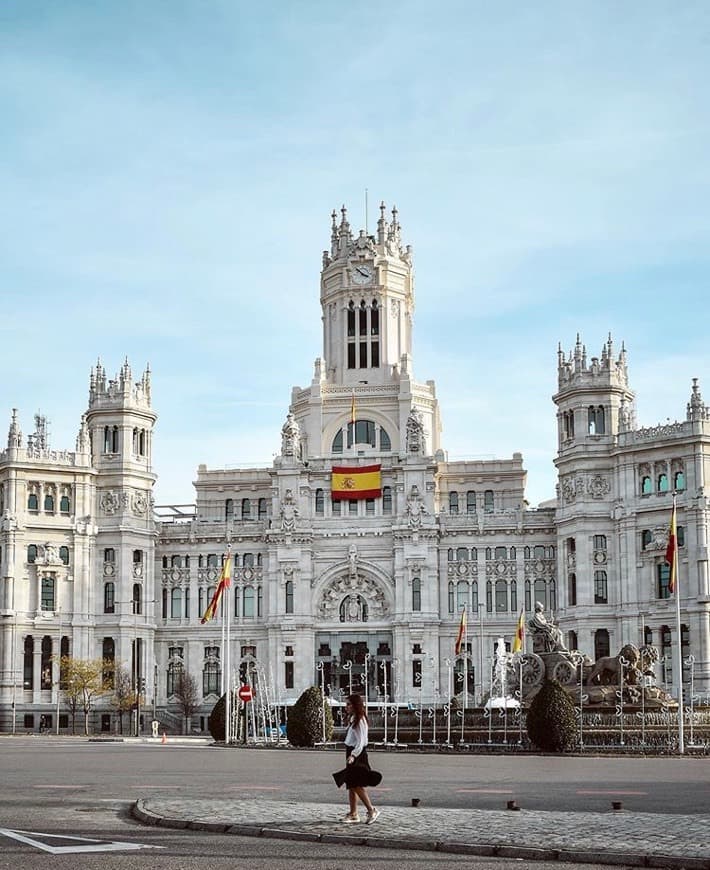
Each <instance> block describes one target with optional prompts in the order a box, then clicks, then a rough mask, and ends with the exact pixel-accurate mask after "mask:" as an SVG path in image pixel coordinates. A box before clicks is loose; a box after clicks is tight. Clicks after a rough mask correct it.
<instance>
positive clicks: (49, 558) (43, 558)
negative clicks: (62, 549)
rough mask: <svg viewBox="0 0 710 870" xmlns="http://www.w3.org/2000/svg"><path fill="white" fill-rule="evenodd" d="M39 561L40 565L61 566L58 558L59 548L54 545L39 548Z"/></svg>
mask: <svg viewBox="0 0 710 870" xmlns="http://www.w3.org/2000/svg"><path fill="white" fill-rule="evenodd" d="M39 549H40V551H41V552H40V553H39V559H38V560H37V561H38V562H39V563H40V564H41V565H61V564H63V563H62V560H61V559H60V558H59V547H57V545H56V544H49V543H47V544H45V545H44V546H41V545H40V547H39Z"/></svg>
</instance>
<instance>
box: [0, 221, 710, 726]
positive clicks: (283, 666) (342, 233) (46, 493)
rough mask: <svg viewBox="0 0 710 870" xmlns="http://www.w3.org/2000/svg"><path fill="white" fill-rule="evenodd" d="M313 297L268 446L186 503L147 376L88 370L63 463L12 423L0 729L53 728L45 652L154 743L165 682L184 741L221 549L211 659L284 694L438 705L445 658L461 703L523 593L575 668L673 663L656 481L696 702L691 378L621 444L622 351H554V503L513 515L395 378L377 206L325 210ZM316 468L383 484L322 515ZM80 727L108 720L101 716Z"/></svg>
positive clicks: (395, 331) (704, 462)
mask: <svg viewBox="0 0 710 870" xmlns="http://www.w3.org/2000/svg"><path fill="white" fill-rule="evenodd" d="M320 300H321V308H322V319H323V349H322V356H321V357H319V358H318V359H316V361H315V365H314V370H313V376H312V378H311V380H310V383H309V384H308V385H307V386H305V387H295V388H294V389H293V390H292V394H291V402H290V405H289V407H288V409H287V414H286V421H285V423H284V425H283V428H282V431H281V452H280V455H279V456H278V457H277V458H276V459H275V461H274V462H273V464H272V465H271V466H270V467H263V468H258V469H247V468H244V469H236V470H235V469H229V470H226V469H212V468H208V467H207V466H204V465H201V466H200V467H199V468H198V472H197V482H196V499H195V504H194V506H190V508H187V509H186V508H185V507H177V506H176V507H164V508H156V509H154V508H153V502H152V488H153V484H154V482H155V475H154V474H153V470H152V463H151V448H152V432H153V425H154V423H155V419H156V415H155V413H154V411H153V410H152V403H151V394H150V372H149V371H146V372H145V373H144V374H143V376H142V377H141V379H140V380H139V381H137V382H135V381H134V380H133V377H132V374H131V371H130V368H129V366H128V363H126V364H125V365H124V366H123V368H122V369H121V371H120V373H119V375H118V377H117V378H116V379H115V380H110V381H107V380H106V375H105V372H104V370H103V368H102V367H101V365H97V367H96V368H95V370H94V371H93V372H92V375H91V381H90V392H89V407H88V410H87V412H86V415H85V416H84V418H83V419H82V421H81V426H80V430H79V435H78V437H77V443H76V450H75V451H73V452H66V451H65V452H56V451H52V450H50V449H49V445H48V443H47V438H46V431H45V429H44V428H43V427H44V422H43V420H42V418H38V420H37V428H36V431H35V433H33V434H32V435H31V436H29V437H28V438H27V439H24V438H23V436H22V434H21V432H20V429H19V421H18V420H17V417H16V415H15V413H14V412H13V416H12V420H11V425H10V431H9V435H8V443H7V448H6V449H5V450H4V451H3V452H2V453H0V515H1V516H2V530H1V532H0V548H1V551H0V559H1V561H0V565H1V569H0V584H1V585H0V620H1V622H0V727H2V728H3V729H4V730H8V729H9V728H10V727H11V724H12V721H13V710H14V719H15V724H16V727H17V728H23V727H26V728H31V727H35V728H36V727H37V726H38V724H39V716H40V715H44V716H45V723H46V724H50V723H51V717H52V715H53V714H54V713H55V711H56V710H57V709H59V710H60V712H61V698H59V702H60V703H59V708H58V707H57V700H58V699H57V677H58V674H57V667H56V654H57V652H62V653H70V654H72V655H75V656H79V657H84V658H88V657H91V658H97V657H104V658H114V659H115V660H116V661H117V662H122V663H123V664H125V665H126V666H127V667H128V668H129V669H131V672H132V673H133V675H134V678H135V679H137V680H138V681H139V683H140V684H141V685H144V686H145V701H146V703H147V705H148V709H149V713H148V716H149V718H152V714H153V709H155V711H156V713H157V717H158V718H159V719H160V720H161V721H162V722H163V723H164V724H166V725H167V726H168V727H170V726H174V727H175V728H178V727H179V725H180V717H179V715H178V712H177V708H176V704H175V700H176V699H175V688H176V685H177V678H178V676H179V674H180V673H181V672H183V671H184V672H188V673H190V674H192V675H193V676H194V677H196V678H197V680H198V686H199V690H200V692H201V697H202V706H201V709H200V711H199V713H198V715H197V716H196V717H194V719H193V724H194V725H195V726H197V727H199V726H204V724H205V720H206V715H207V714H208V713H209V711H210V709H211V708H212V706H213V704H214V702H215V701H216V699H217V697H218V694H219V690H220V675H221V668H222V662H223V661H224V658H225V657H224V650H223V649H222V625H221V619H222V617H219V618H217V619H215V620H212V621H210V622H208V623H206V624H202V623H201V616H202V614H203V613H204V611H205V609H206V607H207V604H208V603H209V601H210V598H211V596H212V593H213V591H214V588H215V585H216V583H217V581H218V578H219V574H220V569H221V564H222V559H223V558H224V554H225V552H226V549H227V548H229V550H230V552H231V554H232V556H233V558H234V571H233V582H232V586H231V589H230V590H229V596H230V598H229V600H230V609H231V613H232V628H231V638H232V649H231V660H232V662H236V663H237V665H238V666H239V667H241V668H242V670H244V668H245V667H246V668H247V669H248V670H249V671H250V673H252V674H255V676H256V678H257V679H258V680H259V681H260V685H261V686H262V687H263V690H264V691H267V690H268V691H269V692H270V693H271V699H272V700H278V701H280V702H287V701H288V700H292V699H295V698H296V697H297V696H298V695H299V694H300V693H301V691H303V689H305V688H306V687H307V686H309V685H313V684H323V685H324V686H325V687H326V689H327V690H328V691H330V692H331V693H332V694H337V692H339V691H340V690H344V691H345V690H349V689H350V688H351V687H357V688H359V690H360V691H362V690H363V688H364V684H365V682H367V689H368V693H369V696H370V699H371V700H373V701H374V700H376V699H377V698H378V697H379V698H381V697H382V696H383V695H384V694H386V695H387V696H388V697H389V698H390V699H394V700H397V701H399V702H401V703H404V704H406V703H407V702H409V701H411V700H418V699H419V697H420V692H421V694H422V697H423V698H424V699H425V702H426V703H428V704H431V703H434V702H435V701H436V700H437V699H442V700H443V699H444V698H445V697H447V696H448V692H449V687H448V686H447V679H448V665H447V659H448V660H454V664H455V666H456V668H457V669H458V670H459V671H460V672H462V673H464V672H465V673H467V675H468V681H469V691H470V692H471V693H472V694H475V695H476V696H479V695H480V694H481V693H482V691H485V689H486V687H487V686H488V685H489V679H488V676H487V675H488V674H489V672H490V667H491V662H492V661H493V657H494V648H495V643H496V641H497V639H498V638H500V637H501V636H503V637H505V638H506V639H507V640H510V639H511V637H512V635H513V633H514V629H515V624H516V621H517V617H518V614H519V612H520V610H521V609H523V608H524V609H525V610H526V611H528V612H529V613H530V612H532V611H533V609H534V607H535V603H536V602H538V601H539V602H541V603H542V605H543V607H544V609H545V611H546V612H548V613H554V615H555V619H556V621H557V622H558V623H559V626H560V627H561V629H562V631H563V632H564V636H565V638H566V639H567V645H568V646H569V647H570V648H572V647H575V648H579V649H580V650H581V651H583V652H586V653H587V654H589V655H590V656H591V657H593V658H596V657H598V656H601V655H606V654H608V653H609V652H610V651H612V652H615V651H617V650H618V649H619V648H620V647H621V646H622V645H623V644H624V643H627V642H633V643H637V644H638V643H640V642H641V641H645V642H646V643H653V644H655V645H656V646H658V647H659V650H660V652H661V654H662V655H664V656H666V655H667V656H668V658H670V651H671V644H672V643H674V642H675V637H674V635H675V623H674V615H673V614H674V603H673V601H672V599H671V598H669V597H668V589H667V568H666V566H665V563H664V558H663V557H664V551H665V546H666V540H667V529H668V523H669V519H670V510H671V500H672V495H671V493H672V491H673V490H676V491H677V493H678V525H679V537H680V538H681V541H680V555H681V564H680V578H681V596H682V601H681V604H682V622H683V630H682V632H683V644H684V645H683V650H684V654H685V655H687V656H690V655H692V656H694V658H695V669H694V679H695V686H696V688H697V689H698V690H699V691H710V588H709V580H708V570H707V546H708V542H707V525H708V501H707V496H706V494H705V479H706V476H707V472H708V463H709V462H710V446H709V445H710V412H709V410H708V408H707V406H706V405H705V404H704V402H703V400H702V397H701V394H700V389H699V387H698V385H697V382H694V384H693V387H692V392H691V398H690V402H689V404H688V408H687V415H686V420H685V421H684V422H682V423H675V424H669V425H665V426H659V427H655V428H651V429H644V428H637V424H636V420H635V414H634V394H633V392H632V390H631V388H630V385H629V377H628V370H627V357H626V352H625V350H624V349H622V350H621V352H620V353H618V354H616V352H615V350H614V348H613V345H612V342H611V339H609V340H608V341H607V342H606V343H605V345H604V347H603V349H602V352H601V355H600V356H599V357H598V358H597V357H593V358H591V359H590V360H588V359H587V355H586V350H585V349H584V347H583V346H582V344H581V342H580V341H579V340H577V343H576V345H575V347H574V349H573V351H572V352H571V353H570V354H568V355H565V354H563V353H562V351H561V350H560V351H559V353H558V391H557V393H556V395H555V396H554V397H553V398H554V402H555V404H556V406H557V416H558V421H559V443H558V452H557V458H556V460H555V462H556V465H557V469H558V474H559V484H558V492H557V499H556V500H554V501H552V502H550V503H548V504H549V506H547V507H544V506H543V507H541V508H538V509H534V510H531V509H529V508H528V506H527V503H526V501H525V481H526V472H525V470H524V467H523V459H522V456H521V454H519V453H515V454H513V456H512V457H511V458H509V459H499V460H490V461H460V462H450V461H448V460H447V458H446V454H445V453H444V451H443V449H442V445H441V443H440V428H441V424H440V415H439V406H438V401H437V398H436V390H435V386H434V383H433V381H429V380H428V381H419V380H417V379H416V377H415V375H414V367H413V350H412V318H413V314H414V271H413V258H412V250H411V248H410V247H409V246H405V245H404V244H403V242H402V235H401V228H400V224H399V220H398V214H397V211H396V209H393V210H392V211H391V213H390V214H389V215H388V214H386V210H385V207H384V205H383V206H382V207H381V211H380V218H379V221H378V223H377V228H376V232H375V234H374V235H372V236H370V235H367V234H366V233H365V232H364V231H362V230H361V231H360V232H359V233H357V234H355V233H353V232H352V231H351V228H350V224H349V223H348V220H347V213H346V211H345V209H344V208H343V210H342V212H341V214H340V215H337V214H336V213H335V212H334V213H333V216H332V226H331V239H330V248H329V250H327V251H325V252H324V253H323V261H322V271H321V282H320ZM334 464H335V465H339V466H342V465H349V466H372V465H379V466H380V467H381V494H380V495H379V496H377V497H374V498H362V499H357V498H352V499H344V500H341V499H333V498H332V493H331V470H332V467H333V465H334ZM681 532H682V534H681ZM464 607H465V608H466V609H467V611H468V613H469V619H468V633H467V643H468V650H467V653H466V655H467V660H466V665H465V667H464V660H463V653H462V655H461V656H459V657H458V658H456V657H455V656H454V642H455V637H456V634H457V631H458V627H459V622H460V613H461V610H462V609H463V608H464ZM662 666H663V673H662V674H659V676H661V677H662V678H663V679H665V680H666V681H667V682H668V683H670V682H671V674H670V662H669V661H665V662H662ZM252 678H254V677H250V679H252ZM13 705H14V706H13ZM96 715H97V721H96V726H97V727H101V728H104V729H107V730H108V729H113V727H114V721H113V719H112V714H111V711H110V709H109V706H105V707H104V708H103V709H99V710H98V711H97V714H96ZM47 717H49V719H48V718H47ZM60 724H62V723H61V722H60Z"/></svg>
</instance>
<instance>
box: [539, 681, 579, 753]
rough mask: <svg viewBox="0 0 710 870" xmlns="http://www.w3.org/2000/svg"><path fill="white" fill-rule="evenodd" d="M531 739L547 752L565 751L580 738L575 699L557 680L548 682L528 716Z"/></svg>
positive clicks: (544, 684) (545, 683) (543, 686)
mask: <svg viewBox="0 0 710 870" xmlns="http://www.w3.org/2000/svg"><path fill="white" fill-rule="evenodd" d="M527 729H528V737H529V738H530V740H531V741H532V743H534V744H535V746H537V747H538V748H539V749H542V750H543V751H544V752H565V751H567V750H569V749H572V748H573V747H574V745H575V744H576V742H577V740H578V739H579V724H578V722H577V715H576V712H575V709H574V704H573V703H572V699H571V698H570V696H569V695H568V694H567V692H565V690H564V689H563V688H562V686H561V685H560V683H558V682H557V680H545V682H544V683H543V685H542V688H541V689H540V691H539V692H538V693H537V695H535V697H534V698H533V702H532V704H531V705H530V709H529V710H528V715H527Z"/></svg>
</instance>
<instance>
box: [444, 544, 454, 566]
mask: <svg viewBox="0 0 710 870" xmlns="http://www.w3.org/2000/svg"><path fill="white" fill-rule="evenodd" d="M446 558H447V559H448V561H449V562H453V561H454V548H453V547H449V549H448V551H447V554H446Z"/></svg>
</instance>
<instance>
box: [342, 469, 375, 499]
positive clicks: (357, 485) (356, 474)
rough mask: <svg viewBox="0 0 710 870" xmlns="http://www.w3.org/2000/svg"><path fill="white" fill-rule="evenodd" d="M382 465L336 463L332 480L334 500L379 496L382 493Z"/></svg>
mask: <svg viewBox="0 0 710 870" xmlns="http://www.w3.org/2000/svg"><path fill="white" fill-rule="evenodd" d="M381 469H382V466H381V465H380V464H379V463H378V464H377V465H353V466H350V467H349V466H347V465H334V466H333V473H332V475H331V480H330V489H331V496H332V498H333V500H334V501H341V500H347V501H356V500H357V499H362V498H377V497H378V496H380V495H382V471H381Z"/></svg>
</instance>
